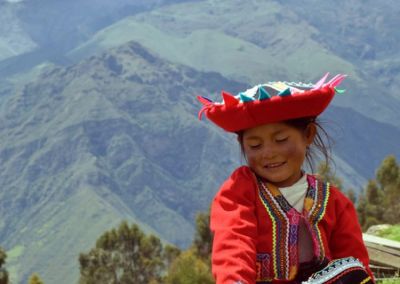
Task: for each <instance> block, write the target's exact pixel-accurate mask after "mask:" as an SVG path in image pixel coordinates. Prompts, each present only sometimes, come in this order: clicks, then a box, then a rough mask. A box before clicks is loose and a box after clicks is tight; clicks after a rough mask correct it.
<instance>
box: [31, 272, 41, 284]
mask: <svg viewBox="0 0 400 284" xmlns="http://www.w3.org/2000/svg"><path fill="white" fill-rule="evenodd" d="M29 284H44V282H43V281H42V279H40V277H39V275H38V274H37V273H33V274H32V275H31V277H29Z"/></svg>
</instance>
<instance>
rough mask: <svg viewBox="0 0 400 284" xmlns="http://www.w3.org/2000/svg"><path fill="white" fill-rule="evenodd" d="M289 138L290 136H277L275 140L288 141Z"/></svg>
mask: <svg viewBox="0 0 400 284" xmlns="http://www.w3.org/2000/svg"><path fill="white" fill-rule="evenodd" d="M288 139H289V136H286V137H277V138H275V142H277V143H283V142H286V141H287V140H288Z"/></svg>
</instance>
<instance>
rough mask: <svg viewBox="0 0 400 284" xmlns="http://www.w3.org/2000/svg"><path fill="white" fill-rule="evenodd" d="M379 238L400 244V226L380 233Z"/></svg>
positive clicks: (394, 226)
mask: <svg viewBox="0 0 400 284" xmlns="http://www.w3.org/2000/svg"><path fill="white" fill-rule="evenodd" d="M378 236H379V237H382V238H386V239H390V240H393V241H398V242H400V224H398V225H393V226H391V227H389V228H387V229H385V230H382V231H379V232H378Z"/></svg>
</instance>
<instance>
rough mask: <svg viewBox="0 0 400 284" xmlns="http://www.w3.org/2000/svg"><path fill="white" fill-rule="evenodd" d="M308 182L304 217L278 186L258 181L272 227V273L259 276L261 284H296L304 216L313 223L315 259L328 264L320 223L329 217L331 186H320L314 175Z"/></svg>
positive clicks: (260, 195) (260, 194)
mask: <svg viewBox="0 0 400 284" xmlns="http://www.w3.org/2000/svg"><path fill="white" fill-rule="evenodd" d="M307 181H308V190H307V194H306V198H305V202H304V203H305V204H304V208H305V210H304V211H303V213H302V214H300V213H299V212H297V210H296V209H295V208H293V207H292V206H291V205H290V204H289V203H288V201H287V200H286V199H285V198H284V196H283V195H282V194H281V193H280V191H279V189H278V188H277V187H276V186H274V185H271V184H265V183H264V182H263V181H262V180H261V179H258V185H259V198H260V200H261V202H262V204H263V205H264V207H265V209H266V211H267V213H268V215H269V217H270V219H271V223H272V259H271V260H269V262H272V271H268V272H266V273H265V272H264V273H259V275H257V276H258V279H257V281H271V280H273V279H275V280H293V279H294V278H295V277H296V274H297V272H298V269H299V263H298V262H299V261H298V254H297V249H298V242H299V240H298V232H299V223H300V218H302V216H301V215H303V217H305V218H306V220H307V221H308V222H309V226H310V227H309V231H310V234H311V237H312V239H313V244H314V254H315V257H316V258H317V259H318V260H319V261H321V262H322V261H323V260H324V258H325V253H324V244H323V242H322V238H321V233H320V231H319V229H318V223H319V221H320V220H321V219H322V217H323V216H324V213H325V209H326V204H327V202H328V198H329V185H325V184H324V183H318V182H317V180H316V179H315V177H313V176H310V175H308V176H307ZM264 269H265V268H264ZM270 269H271V267H270Z"/></svg>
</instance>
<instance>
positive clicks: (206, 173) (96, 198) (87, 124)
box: [0, 43, 245, 283]
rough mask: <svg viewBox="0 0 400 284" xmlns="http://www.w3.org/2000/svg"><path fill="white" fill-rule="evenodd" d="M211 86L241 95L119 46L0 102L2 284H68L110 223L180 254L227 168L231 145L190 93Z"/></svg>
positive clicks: (214, 79)
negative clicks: (5, 277) (124, 224)
mask: <svg viewBox="0 0 400 284" xmlns="http://www.w3.org/2000/svg"><path fill="white" fill-rule="evenodd" d="M221 85H228V86H231V87H232V88H234V89H236V90H240V89H243V88H244V87H245V86H244V85H243V84H240V83H236V82H233V81H230V80H227V79H225V78H223V77H222V76H220V75H218V74H216V73H201V72H198V71H196V70H194V69H191V68H188V67H184V66H180V65H176V64H173V63H169V62H166V61H163V60H161V59H160V58H158V57H156V56H154V55H153V54H151V53H149V52H148V51H147V50H146V49H144V48H143V47H141V46H140V45H138V44H137V43H128V44H126V45H124V46H121V47H119V48H117V49H114V50H111V51H109V52H107V53H104V54H102V55H99V56H96V57H91V58H89V59H87V60H84V61H83V62H81V63H79V64H77V65H74V66H70V67H67V68H59V67H56V68H53V69H50V70H48V71H46V72H45V73H43V74H42V75H41V76H40V77H39V79H38V80H37V81H35V82H32V83H29V84H27V85H25V86H22V87H21V88H20V90H19V91H18V92H17V93H15V94H13V95H12V96H8V97H6V98H7V99H6V101H5V102H3V106H2V107H3V108H2V112H1V117H0V120H1V123H0V139H1V141H2V142H1V150H0V161H1V162H0V167H1V173H0V183H1V187H0V188H1V190H0V215H1V216H2V218H1V221H0V232H1V234H0V243H1V244H2V246H4V247H5V248H6V249H7V251H8V254H9V256H10V259H9V260H8V267H9V270H10V272H11V273H12V275H14V277H16V278H14V282H22V280H23V281H25V280H26V279H27V277H28V276H29V275H30V273H32V272H33V271H37V272H39V274H40V275H41V276H43V279H44V281H46V283H74V281H76V280H77V276H78V254H79V252H82V251H87V250H88V249H89V248H90V247H91V246H93V245H94V242H95V240H96V238H97V237H98V236H99V235H100V234H101V233H102V232H104V231H105V230H108V229H110V228H111V227H113V226H115V225H116V224H118V223H119V222H120V221H121V220H122V219H127V220H128V221H129V222H136V223H138V224H140V226H141V227H144V228H145V229H146V230H147V231H150V232H153V233H155V234H157V235H159V236H160V237H162V238H163V239H164V240H165V241H168V242H171V243H174V244H176V245H179V246H181V247H186V246H187V245H188V244H189V243H190V242H191V238H192V236H193V233H194V225H193V224H194V218H195V215H196V213H197V212H198V211H204V210H207V208H208V206H209V202H210V200H211V198H212V196H213V194H214V193H215V191H216V190H217V188H218V186H219V184H220V183H221V182H222V180H223V179H224V178H225V177H226V176H227V175H228V174H229V172H230V171H231V170H232V169H233V167H234V166H235V165H237V164H238V160H239V159H238V158H239V155H238V154H237V153H236V154H233V153H231V152H235V150H236V151H237V148H236V147H229V146H230V145H233V144H234V139H232V140H229V139H227V137H225V136H224V135H223V133H220V132H219V131H217V130H216V129H214V128H213V127H211V125H208V124H205V123H200V122H199V121H198V119H197V116H196V113H197V110H198V104H197V103H196V102H195V94H204V93H213V92H216V91H217V89H219V86H221ZM216 145H224V146H223V147H216ZM216 156H219V157H220V158H219V160H218V162H217V163H214V157H216ZM205 177H207V178H205Z"/></svg>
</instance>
